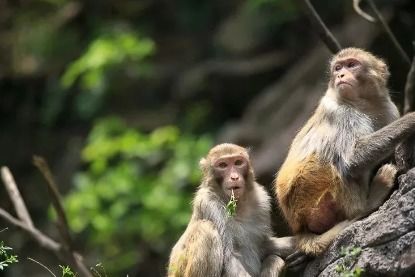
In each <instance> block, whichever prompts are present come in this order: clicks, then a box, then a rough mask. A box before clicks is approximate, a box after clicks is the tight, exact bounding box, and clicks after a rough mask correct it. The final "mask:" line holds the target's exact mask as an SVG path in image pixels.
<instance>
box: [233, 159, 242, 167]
mask: <svg viewBox="0 0 415 277" xmlns="http://www.w3.org/2000/svg"><path fill="white" fill-rule="evenodd" d="M243 163H244V162H243V161H242V160H236V161H235V165H236V166H240V165H242V164H243Z"/></svg>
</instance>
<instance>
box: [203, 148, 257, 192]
mask: <svg viewBox="0 0 415 277" xmlns="http://www.w3.org/2000/svg"><path fill="white" fill-rule="evenodd" d="M200 166H201V169H202V171H203V174H204V180H207V182H205V183H206V184H207V185H210V186H213V189H215V190H217V191H220V192H221V193H220V194H221V195H224V196H225V197H227V198H229V197H230V196H231V194H232V190H233V192H234V195H235V198H241V197H242V196H243V195H244V194H245V193H246V192H247V190H250V189H251V187H252V182H253V180H254V173H253V170H252V167H251V164H250V160H249V155H248V152H247V151H246V149H245V148H243V147H240V146H238V145H235V144H230V143H223V144H220V145H217V146H215V147H213V148H212V149H211V150H210V151H209V153H208V155H207V156H206V157H205V158H203V159H202V160H201V161H200Z"/></svg>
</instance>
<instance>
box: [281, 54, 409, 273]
mask: <svg viewBox="0 0 415 277" xmlns="http://www.w3.org/2000/svg"><path fill="white" fill-rule="evenodd" d="M388 77H389V71H388V67H387V65H386V64H385V62H384V61H383V60H382V59H380V58H378V57H376V56H374V55H372V54H371V53H369V52H366V51H364V50H362V49H358V48H347V49H343V50H341V51H340V52H339V53H337V54H336V55H335V56H334V57H333V59H332V60H331V62H330V80H329V83H328V88H327V91H326V94H325V95H324V97H323V98H322V99H321V101H320V104H319V106H318V107H317V109H316V111H315V112H314V114H313V115H312V116H311V118H310V119H309V120H308V122H307V123H306V124H305V126H304V127H303V128H302V129H301V131H300V132H299V133H298V134H297V136H296V137H295V139H294V141H293V142H292V144H291V148H290V150H289V153H288V156H287V158H286V160H285V162H284V164H283V165H282V167H281V168H280V170H279V172H278V175H277V178H276V182H275V183H276V192H277V198H278V203H279V206H280V208H281V210H282V212H283V214H284V216H285V218H286V219H287V221H288V223H289V225H290V227H291V229H292V231H293V232H294V234H295V235H296V238H297V240H298V247H299V250H300V251H301V252H302V253H305V254H307V255H312V256H316V255H319V254H321V253H322V252H323V251H324V250H325V249H326V248H327V247H328V245H329V244H330V243H331V242H332V240H333V239H334V238H335V236H336V235H337V234H338V233H339V232H340V231H341V230H343V229H344V228H345V227H346V226H348V225H349V224H350V223H351V222H353V221H354V220H356V219H357V218H359V217H362V216H364V215H367V214H368V213H369V212H371V211H373V210H374V209H377V208H378V207H379V206H380V205H381V204H382V203H383V201H384V200H385V198H386V197H387V196H388V194H389V193H390V191H391V189H392V187H393V184H394V179H395V175H396V172H397V169H396V167H395V166H394V165H392V164H386V165H383V166H382V167H380V169H379V170H378V171H377V173H376V174H375V176H374V178H373V179H371V178H370V177H371V176H372V173H374V170H376V168H377V167H378V166H379V164H380V162H381V161H382V160H384V159H385V158H388V157H389V156H390V155H391V154H392V153H393V151H394V149H395V147H396V146H397V144H399V143H400V142H402V141H403V140H404V139H406V138H408V137H409V136H410V135H412V134H414V133H415V113H409V114H407V115H405V116H403V117H401V118H399V113H398V109H397V108H396V106H395V104H394V103H393V102H392V101H391V98H390V96H389V91H388V88H387V80H388ZM398 118H399V119H398ZM295 259H296V255H293V256H290V257H288V258H287V264H289V265H291V264H293V263H294V264H295ZM293 260H294V261H293Z"/></svg>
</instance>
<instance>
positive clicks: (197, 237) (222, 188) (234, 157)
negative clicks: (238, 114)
mask: <svg viewBox="0 0 415 277" xmlns="http://www.w3.org/2000/svg"><path fill="white" fill-rule="evenodd" d="M200 167H201V169H202V171H203V181H202V183H201V185H200V187H199V189H198V191H197V193H196V196H195V199H194V201H193V214H192V217H191V219H190V222H189V225H188V226H187V229H186V231H185V232H184V234H183V235H182V236H181V238H180V239H179V241H178V242H177V243H176V245H175V246H174V248H173V250H172V253H171V255H170V261H169V268H168V275H169V276H213V277H214V276H234V277H238V276H278V275H279V273H280V272H281V270H282V269H283V266H284V261H283V260H282V259H281V258H280V257H279V256H278V255H283V256H286V255H287V254H290V252H293V250H294V243H293V240H292V239H291V238H280V239H276V238H271V235H272V231H271V216H270V197H269V196H268V194H267V192H266V191H265V190H264V188H262V187H261V186H260V185H259V184H258V183H256V182H255V177H254V172H253V169H252V166H251V163H250V160H249V156H248V153H247V151H246V150H245V149H244V148H242V147H240V146H237V145H234V144H228V143H225V144H220V145H218V146H216V147H214V148H212V149H211V150H210V151H209V154H208V155H207V157H206V158H203V159H202V160H201V161H200ZM232 195H234V197H235V199H236V201H237V202H236V203H237V205H236V211H235V213H234V214H233V215H232V214H231V215H230V214H229V211H228V210H227V208H226V206H227V203H228V202H229V201H230V199H231V197H232Z"/></svg>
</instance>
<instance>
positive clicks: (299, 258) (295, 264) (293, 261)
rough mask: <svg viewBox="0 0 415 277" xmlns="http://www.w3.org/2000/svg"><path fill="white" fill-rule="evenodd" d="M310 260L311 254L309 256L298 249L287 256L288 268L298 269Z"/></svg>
mask: <svg viewBox="0 0 415 277" xmlns="http://www.w3.org/2000/svg"><path fill="white" fill-rule="evenodd" d="M308 260H309V256H307V255H306V254H304V253H303V252H301V251H296V252H294V253H293V254H291V255H289V256H288V257H287V259H286V260H285V263H286V265H287V268H289V269H293V270H295V271H297V270H299V269H301V268H303V267H304V266H305V264H306V262H307V261H308Z"/></svg>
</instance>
